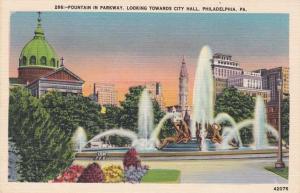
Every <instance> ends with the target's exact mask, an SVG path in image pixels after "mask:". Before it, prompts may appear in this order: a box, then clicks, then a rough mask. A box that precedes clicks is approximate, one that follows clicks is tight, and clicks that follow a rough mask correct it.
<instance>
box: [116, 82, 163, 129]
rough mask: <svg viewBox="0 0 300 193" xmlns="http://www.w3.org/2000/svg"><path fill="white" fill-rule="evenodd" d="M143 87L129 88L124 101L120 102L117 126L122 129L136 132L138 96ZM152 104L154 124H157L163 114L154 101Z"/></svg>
mask: <svg viewBox="0 0 300 193" xmlns="http://www.w3.org/2000/svg"><path fill="white" fill-rule="evenodd" d="M144 88H145V87H143V86H136V87H131V88H129V93H127V94H126V95H125V100H124V101H122V102H121V115H120V122H119V126H120V127H123V128H124V129H130V130H132V131H136V132H137V127H138V126H137V122H138V103H139V99H140V95H141V94H142V92H143V90H144ZM152 102H153V113H154V124H155V125H156V124H158V123H159V121H160V120H161V118H162V117H163V116H164V114H165V113H164V112H163V111H162V110H161V109H160V106H159V104H158V103H157V101H156V100H152Z"/></svg>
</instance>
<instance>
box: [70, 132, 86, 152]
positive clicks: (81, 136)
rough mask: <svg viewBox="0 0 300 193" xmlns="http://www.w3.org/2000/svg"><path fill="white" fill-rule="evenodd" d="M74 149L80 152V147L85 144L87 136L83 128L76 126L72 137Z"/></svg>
mask: <svg viewBox="0 0 300 193" xmlns="http://www.w3.org/2000/svg"><path fill="white" fill-rule="evenodd" d="M72 142H73V144H74V148H75V150H77V151H79V152H81V150H82V148H83V147H84V146H85V145H86V142H87V137H86V133H85V130H84V129H83V128H82V127H78V128H77V129H76V131H75V133H74V135H73V137H72Z"/></svg>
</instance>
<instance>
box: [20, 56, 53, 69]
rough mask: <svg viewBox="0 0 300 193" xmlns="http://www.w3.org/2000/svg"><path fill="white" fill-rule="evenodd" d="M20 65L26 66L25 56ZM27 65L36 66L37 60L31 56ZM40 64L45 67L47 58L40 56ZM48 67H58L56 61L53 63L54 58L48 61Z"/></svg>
mask: <svg viewBox="0 0 300 193" xmlns="http://www.w3.org/2000/svg"><path fill="white" fill-rule="evenodd" d="M20 64H21V65H26V64H27V57H26V56H23V57H22V59H21V61H20ZM29 64H30V65H36V64H37V59H36V57H35V56H31V57H30V59H29ZM40 64H41V65H47V58H46V56H42V57H41V58H40ZM50 65H51V66H53V67H55V66H57V67H58V61H56V62H55V59H54V58H51V60H50Z"/></svg>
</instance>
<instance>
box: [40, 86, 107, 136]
mask: <svg viewBox="0 0 300 193" xmlns="http://www.w3.org/2000/svg"><path fill="white" fill-rule="evenodd" d="M41 103H42V105H43V107H44V108H45V109H46V111H47V112H48V113H49V114H50V118H51V121H52V122H53V123H55V124H56V125H57V127H59V128H60V129H62V130H63V131H64V132H65V134H66V137H68V138H71V136H72V134H73V133H74V131H75V130H76V128H77V127H79V126H80V127H83V128H84V129H85V131H86V132H87V135H88V138H91V137H93V136H94V135H96V134H98V133H99V132H100V131H102V130H103V129H104V127H105V124H104V122H103V120H102V119H101V117H100V109H101V107H100V105H99V104H98V103H96V102H94V101H92V100H91V99H89V98H87V97H83V96H81V95H74V94H64V93H59V92H55V91H53V92H49V93H47V94H45V95H43V96H42V97H41Z"/></svg>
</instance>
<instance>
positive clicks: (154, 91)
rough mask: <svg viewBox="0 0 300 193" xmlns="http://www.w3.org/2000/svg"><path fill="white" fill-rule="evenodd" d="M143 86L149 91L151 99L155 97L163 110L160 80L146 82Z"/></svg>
mask: <svg viewBox="0 0 300 193" xmlns="http://www.w3.org/2000/svg"><path fill="white" fill-rule="evenodd" d="M145 87H146V88H147V90H148V91H149V92H150V96H151V97H152V99H155V100H156V101H157V103H158V104H159V106H160V108H161V109H162V110H165V104H164V97H163V92H162V85H161V83H160V82H155V81H153V82H146V83H145Z"/></svg>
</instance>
